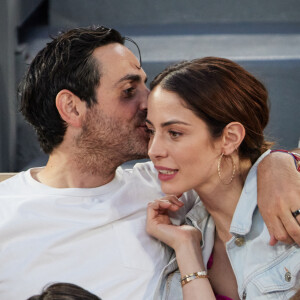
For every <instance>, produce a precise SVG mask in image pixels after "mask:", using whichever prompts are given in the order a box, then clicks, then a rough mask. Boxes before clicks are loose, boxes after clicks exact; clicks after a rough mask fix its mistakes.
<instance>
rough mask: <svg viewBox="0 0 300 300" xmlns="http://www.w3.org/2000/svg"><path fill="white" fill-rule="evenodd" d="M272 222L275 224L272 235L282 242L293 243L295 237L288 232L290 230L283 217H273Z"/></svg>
mask: <svg viewBox="0 0 300 300" xmlns="http://www.w3.org/2000/svg"><path fill="white" fill-rule="evenodd" d="M272 224H273V226H272V229H273V230H272V233H271V235H273V236H274V237H275V239H276V240H277V241H280V242H283V243H286V244H292V243H293V239H292V238H291V236H290V235H289V234H288V231H287V230H286V228H285V226H284V225H283V222H282V220H281V219H279V218H278V217H276V218H275V219H273V221H272ZM270 245H271V240H270Z"/></svg>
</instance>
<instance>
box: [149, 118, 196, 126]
mask: <svg viewBox="0 0 300 300" xmlns="http://www.w3.org/2000/svg"><path fill="white" fill-rule="evenodd" d="M146 123H149V124H150V125H153V124H152V122H151V121H149V120H148V119H146ZM174 124H181V125H186V126H191V124H189V123H186V122H183V121H179V120H170V121H167V122H163V123H161V124H160V125H161V127H166V126H170V125H174Z"/></svg>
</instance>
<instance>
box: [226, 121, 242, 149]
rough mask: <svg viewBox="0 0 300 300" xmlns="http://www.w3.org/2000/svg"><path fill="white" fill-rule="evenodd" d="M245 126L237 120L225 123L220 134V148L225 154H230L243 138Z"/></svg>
mask: <svg viewBox="0 0 300 300" xmlns="http://www.w3.org/2000/svg"><path fill="white" fill-rule="evenodd" d="M245 134H246V131H245V127H244V126H243V125H242V124H241V123H239V122H231V123H229V124H227V125H226V127H225V128H224V130H223V136H222V144H223V145H222V149H223V153H224V154H225V155H230V154H232V153H233V152H234V151H235V150H236V149H238V147H239V146H240V144H241V143H242V141H243V140H244V137H245Z"/></svg>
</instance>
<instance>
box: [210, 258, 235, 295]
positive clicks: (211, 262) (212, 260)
mask: <svg viewBox="0 0 300 300" xmlns="http://www.w3.org/2000/svg"><path fill="white" fill-rule="evenodd" d="M213 262H214V257H213V254H211V255H210V257H209V260H208V262H207V269H208V270H209V269H210V268H211V267H212V265H213ZM215 296H216V299H217V300H233V299H231V298H229V297H226V296H223V295H218V294H215Z"/></svg>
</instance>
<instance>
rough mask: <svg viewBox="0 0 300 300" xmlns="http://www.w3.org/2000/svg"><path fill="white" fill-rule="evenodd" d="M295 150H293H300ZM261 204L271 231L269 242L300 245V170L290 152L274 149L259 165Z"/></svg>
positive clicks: (258, 176)
mask: <svg viewBox="0 0 300 300" xmlns="http://www.w3.org/2000/svg"><path fill="white" fill-rule="evenodd" d="M299 150H300V149H296V150H294V151H293V152H298V153H299V152H300V151H299ZM257 178H258V182H257V185H258V199H257V202H258V207H259V210H260V212H261V215H262V217H263V219H264V221H265V223H266V225H267V227H268V229H269V232H270V236H271V239H270V244H271V245H275V244H276V242H277V241H282V242H285V243H292V242H294V241H295V242H296V243H297V244H298V245H300V215H299V216H297V217H296V218H295V217H294V216H293V215H292V212H293V211H296V210H298V209H300V173H299V172H298V171H297V169H296V167H295V161H294V159H293V157H292V156H291V155H288V154H287V153H282V152H273V153H271V154H269V155H267V156H266V157H265V158H264V159H263V160H262V162H261V163H260V164H259V165H258V173H257Z"/></svg>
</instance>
